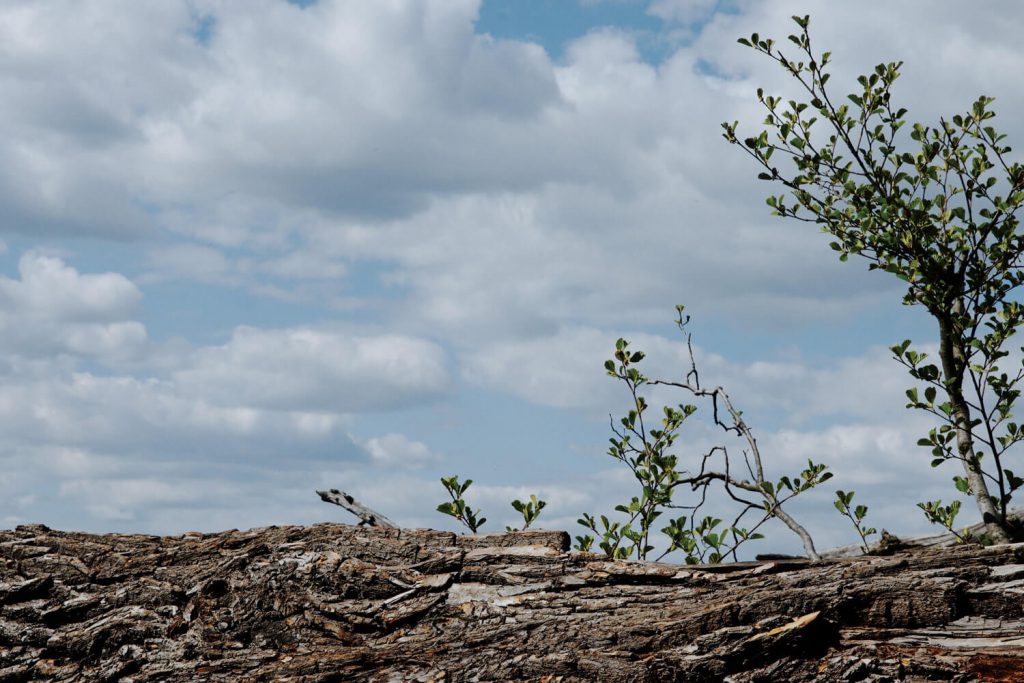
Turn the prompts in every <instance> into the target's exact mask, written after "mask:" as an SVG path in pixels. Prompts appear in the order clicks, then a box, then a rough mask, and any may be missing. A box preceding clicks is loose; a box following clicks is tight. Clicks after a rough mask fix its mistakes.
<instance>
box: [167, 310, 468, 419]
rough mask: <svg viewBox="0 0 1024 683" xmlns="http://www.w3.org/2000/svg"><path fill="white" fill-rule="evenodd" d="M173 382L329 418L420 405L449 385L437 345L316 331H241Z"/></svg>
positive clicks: (203, 353)
mask: <svg viewBox="0 0 1024 683" xmlns="http://www.w3.org/2000/svg"><path fill="white" fill-rule="evenodd" d="M173 377H174V381H175V383H176V385H177V386H179V387H181V388H182V389H183V390H185V391H187V392H189V393H192V394H195V395H198V396H204V397H206V398H207V399H208V400H210V401H211V402H214V403H218V404H223V405H234V404H236V403H238V402H241V403H243V404H244V405H251V406H259V407H264V408H269V409H280V410H307V411H330V412H369V411H377V410H389V409H395V408H401V407H405V406H410V405H415V404H417V403H421V402H423V401H429V400H432V399H436V398H439V397H441V396H443V395H444V394H445V392H446V391H447V390H448V388H449V383H450V379H449V374H448V368H447V359H446V357H445V353H444V351H443V350H442V349H441V348H440V347H439V346H437V345H436V344H433V343H431V342H428V341H426V340H423V339H417V338H414V337H408V336H403V335H395V334H384V335H360V334H350V333H344V332H332V331H330V330H321V329H314V328H293V329H285V330H263V329H256V328H249V327H240V328H237V329H236V330H235V331H234V333H233V334H232V336H231V339H230V340H229V341H228V342H227V343H226V344H224V345H222V346H217V347H204V348H201V349H198V350H197V351H196V352H195V354H194V355H193V357H192V358H191V359H190V360H189V362H188V365H187V366H186V367H185V368H183V369H181V370H179V371H177V372H175V373H174V376H173Z"/></svg>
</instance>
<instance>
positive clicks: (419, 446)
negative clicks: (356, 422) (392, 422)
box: [366, 434, 442, 468]
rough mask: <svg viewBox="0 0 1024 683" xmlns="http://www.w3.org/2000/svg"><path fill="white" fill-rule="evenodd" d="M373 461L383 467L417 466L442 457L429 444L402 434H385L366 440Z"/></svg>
mask: <svg viewBox="0 0 1024 683" xmlns="http://www.w3.org/2000/svg"><path fill="white" fill-rule="evenodd" d="M366 450H367V451H368V452H369V454H370V457H371V458H372V459H373V462H374V463H375V464H377V465H380V466H383V467H388V468H390V467H401V468H417V467H423V466H424V465H428V464H431V463H435V462H439V461H440V460H442V457H441V456H440V455H438V454H437V453H434V452H433V451H431V450H430V447H429V446H427V444H425V443H423V442H421V441H413V440H412V439H410V438H408V437H407V436H404V435H402V434H385V435H384V436H375V437H373V438H371V439H367V441H366Z"/></svg>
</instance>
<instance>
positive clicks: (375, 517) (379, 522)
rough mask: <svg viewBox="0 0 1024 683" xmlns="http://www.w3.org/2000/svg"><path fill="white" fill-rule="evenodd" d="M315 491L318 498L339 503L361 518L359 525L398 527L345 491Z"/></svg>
mask: <svg viewBox="0 0 1024 683" xmlns="http://www.w3.org/2000/svg"><path fill="white" fill-rule="evenodd" d="M316 493H317V495H318V496H320V500H322V501H324V502H325V503H333V504H334V505H340V506H341V507H343V508H345V509H346V510H348V511H349V512H351V513H352V514H353V515H355V516H356V517H358V518H359V519H360V520H362V521H361V522H360V524H361V525H362V524H365V525H367V526H382V527H389V528H393V529H397V528H398V525H397V524H395V523H394V522H392V521H391V520H390V519H388V518H387V517H385V516H384V515H382V514H380V513H379V512H377V511H376V510H371V509H370V508H368V507H366V506H365V505H363V504H362V503H360V502H359V501H358V500H356V499H355V498H353V497H352V496H350V495H349V494H347V493H345V492H344V491H339V490H338V489H331V490H330V491H317V492H316Z"/></svg>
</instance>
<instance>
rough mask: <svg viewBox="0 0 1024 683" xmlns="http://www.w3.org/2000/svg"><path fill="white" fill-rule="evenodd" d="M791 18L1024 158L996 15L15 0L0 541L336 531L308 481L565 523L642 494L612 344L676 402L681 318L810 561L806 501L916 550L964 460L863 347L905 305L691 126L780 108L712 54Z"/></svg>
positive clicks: (6, 67)
mask: <svg viewBox="0 0 1024 683" xmlns="http://www.w3.org/2000/svg"><path fill="white" fill-rule="evenodd" d="M805 13H809V14H811V15H812V29H813V36H814V40H815V41H816V42H817V45H818V46H820V49H829V50H831V51H832V52H833V55H834V57H833V60H834V69H833V73H834V76H833V79H832V81H831V84H833V85H834V86H835V88H836V89H837V90H843V91H845V88H846V87H847V86H848V85H850V84H852V83H854V78H855V76H856V75H857V74H858V73H861V72H863V71H866V70H870V69H871V68H872V67H873V66H874V65H875V64H876V63H878V62H880V61H883V60H884V61H889V60H904V61H905V62H906V66H905V68H904V76H903V78H902V79H901V80H900V81H899V83H898V86H897V89H896V97H897V99H898V100H899V101H900V103H901V104H902V105H905V106H907V107H908V108H909V110H910V114H909V117H910V118H911V119H912V120H920V121H924V122H933V121H935V120H936V119H937V118H938V116H940V115H943V114H946V115H948V114H952V113H955V112H957V111H960V110H963V109H966V108H967V107H968V106H969V105H970V103H971V102H972V101H973V99H974V98H975V97H976V96H977V95H979V94H988V95H992V96H995V97H996V98H997V100H996V104H995V108H996V111H997V112H1000V113H1002V116H1000V118H997V120H996V121H997V122H998V124H999V126H1000V127H1001V129H1002V130H1004V131H1005V132H1007V133H1008V134H1009V136H1010V141H1011V142H1013V141H1019V140H1021V139H1022V138H1024V120H1022V119H1021V118H1020V117H1019V116H1016V115H1013V113H1014V112H1020V111H1021V110H1022V109H1024V89H1022V88H1021V85H1020V79H1019V74H1020V73H1022V72H1024V51H1022V50H1021V48H1020V39H1019V36H1020V31H1021V29H1022V28H1024V10H1022V9H1021V8H1020V5H1019V3H1018V2H1016V1H1015V0H988V1H987V2H984V3H979V4H976V5H974V6H973V7H972V10H971V12H969V13H965V12H964V11H963V5H962V3H959V2H953V1H952V0H949V1H943V2H935V1H934V0H927V1H926V0H905V1H903V2H899V3H894V2H891V1H888V0H887V1H885V2H882V1H880V0H870V1H865V2H858V3H837V2H823V1H822V2H814V1H809V0H804V1H802V2H794V1H790V0H771V1H767V2H766V1H761V0H758V1H754V0H735V1H732V2H729V1H718V2H716V1H714V0H387V1H384V0H381V1H374V2H365V1H362V0H318V1H312V2H310V1H308V0H307V1H305V2H301V3H300V2H286V1H285V0H160V1H157V2H136V1H134V0H102V1H97V2H87V3H83V2H76V1H74V0H7V1H6V2H4V3H3V4H2V5H0V130H2V131H3V135H2V136H0V239H2V254H0V329H2V334H0V347H2V349H0V375H2V377H0V525H2V526H13V525H15V524H19V523H23V522H42V523H45V524H48V525H50V526H53V527H58V528H64V529H83V530H90V531H144V532H152V533H178V532H182V531H185V530H190V529H199V530H209V531H213V530H220V529H226V528H246V527H251V526H260V525H268V524H291V523H312V522H317V521H325V520H345V521H349V520H350V519H351V518H347V517H346V514H345V513H344V512H343V511H342V510H340V509H338V508H333V507H329V506H327V505H324V504H323V503H321V502H320V501H319V500H318V499H317V498H316V496H315V494H314V493H313V491H314V489H317V488H323V487H338V488H343V489H346V490H348V491H350V492H352V493H353V494H355V495H356V496H357V497H359V498H360V499H362V500H364V501H365V502H366V503H367V504H369V505H371V506H373V507H375V508H377V509H379V510H380V511H381V512H384V513H385V514H387V515H388V516H390V517H392V518H393V519H395V520H396V521H399V522H401V523H403V524H405V525H409V526H432V527H435V528H453V527H451V525H449V523H448V521H447V520H446V519H445V518H443V517H442V516H441V515H439V514H437V513H436V512H434V511H433V510H434V507H435V506H436V504H437V503H439V502H441V500H442V499H443V498H444V495H443V491H442V489H441V487H440V485H439V484H438V483H437V479H438V477H439V476H441V475H446V474H452V473H458V474H460V475H461V476H463V477H471V478H473V479H474V480H476V482H477V484H476V485H475V486H474V488H473V489H472V491H473V493H474V495H473V496H471V499H472V501H473V502H474V503H475V504H477V505H479V506H482V507H483V508H484V513H485V515H486V516H487V517H489V518H490V519H491V520H492V522H490V523H489V524H488V526H487V527H485V530H486V529H487V528H490V529H492V530H498V529H500V528H502V526H503V525H504V524H505V523H511V522H512V521H513V517H514V515H515V514H516V513H515V512H514V511H513V510H512V509H511V508H510V507H509V506H508V501H509V500H511V499H512V498H515V497H522V496H526V495H529V494H530V493H534V492H536V493H540V494H541V497H543V498H545V499H547V500H548V501H549V507H548V509H547V510H545V513H544V516H543V517H542V526H545V527H547V528H566V529H569V530H570V531H571V532H573V533H578V531H579V529H578V527H576V525H575V519H576V518H577V517H578V516H579V514H580V513H581V512H584V511H589V512H604V511H609V510H610V508H611V507H612V505H613V504H614V503H615V502H619V501H620V500H622V499H624V498H628V496H629V495H632V487H631V486H630V485H629V480H628V478H627V477H626V476H625V474H626V473H625V472H623V471H621V469H620V468H616V467H615V463H614V462H612V461H611V460H610V459H609V458H608V457H607V455H605V447H606V445H607V438H608V436H609V435H610V434H609V429H608V416H609V414H610V413H611V414H616V415H618V414H620V413H621V412H623V411H624V410H625V409H626V407H627V405H628V402H627V396H626V394H624V393H623V390H622V387H620V386H618V385H616V383H615V382H614V381H613V380H612V379H610V378H608V377H606V376H604V372H603V369H602V363H603V361H604V360H605V359H606V358H608V357H610V353H611V350H612V347H613V345H614V342H615V339H616V338H617V337H619V336H625V337H627V338H629V339H630V340H632V342H633V345H634V346H635V347H637V348H642V349H644V350H645V351H647V352H648V356H649V361H647V363H648V364H649V365H650V367H651V370H652V372H654V371H657V373H658V374H661V375H662V376H679V375H680V374H681V373H682V372H683V371H684V370H685V354H684V349H683V347H682V346H681V344H680V340H679V337H678V334H676V330H675V328H674V325H673V324H672V319H673V316H674V305H675V304H676V303H684V304H686V305H687V306H688V309H689V310H690V311H691V312H692V314H693V316H694V321H693V325H692V327H693V331H694V333H695V344H696V352H697V359H698V362H699V363H700V366H701V369H702V371H703V378H704V380H705V382H708V383H714V384H718V383H721V384H724V385H725V386H726V387H727V388H728V389H729V391H730V393H731V394H732V396H733V398H734V400H735V402H736V403H737V404H738V405H739V406H740V407H741V408H742V409H743V410H745V414H746V416H747V417H748V418H749V422H750V423H751V425H752V427H753V428H754V429H755V431H756V433H757V435H758V436H759V438H760V441H761V444H762V450H763V452H764V456H765V459H766V466H767V468H768V469H769V470H770V471H771V472H773V473H774V474H776V475H780V474H793V473H794V470H795V469H797V468H798V467H799V466H800V465H801V464H802V463H804V462H805V461H806V459H807V458H808V457H812V458H814V459H815V460H819V461H821V462H826V463H828V464H830V465H831V466H832V468H833V470H834V471H835V472H836V479H834V480H833V482H829V485H828V487H827V490H824V491H822V492H821V493H820V494H818V495H816V496H811V497H810V498H809V499H808V500H807V501H805V502H804V504H802V505H799V506H796V507H795V508H794V513H796V514H799V515H800V516H801V517H802V519H803V520H804V521H805V523H806V524H807V526H808V527H809V528H810V529H811V530H812V531H813V532H814V534H815V535H816V537H817V538H818V542H819V545H822V546H828V545H836V544H840V543H848V542H852V540H853V539H852V537H851V534H852V532H851V530H849V529H847V528H846V527H845V525H844V524H845V523H844V521H843V520H842V519H841V518H839V517H838V516H837V515H836V514H835V512H834V511H832V510H831V506H830V504H829V501H830V499H831V497H832V494H833V491H834V489H835V488H845V489H850V488H853V489H856V490H857V492H858V500H863V502H865V503H868V504H869V505H870V506H871V507H872V513H871V515H872V518H873V521H874V522H875V523H876V525H878V526H879V527H882V526H885V527H887V528H889V529H890V530H894V531H906V532H920V531H924V530H925V528H926V526H927V525H926V523H925V522H924V521H923V520H922V519H921V518H920V515H919V514H918V513H917V511H916V508H915V505H914V504H915V503H916V502H917V501H920V500H925V499H930V498H936V497H940V496H942V497H947V498H948V496H949V493H950V491H951V490H952V487H951V485H950V484H949V479H950V477H951V476H952V475H953V474H956V472H954V471H952V470H951V469H950V470H941V469H940V470H938V471H933V470H931V469H930V468H929V467H928V457H927V453H925V452H923V451H922V449H919V448H917V447H916V446H915V445H914V443H915V441H916V439H917V438H918V437H919V435H920V434H921V433H922V431H924V430H926V428H927V422H922V421H921V419H920V418H916V417H915V416H913V415H911V414H909V413H908V412H907V411H905V410H904V409H903V403H904V402H905V401H904V399H903V397H902V394H903V390H904V389H905V388H906V381H905V379H904V377H903V375H902V373H901V371H900V369H899V367H898V366H897V365H896V364H895V363H894V362H893V361H890V360H889V359H888V353H887V351H886V347H887V345H889V344H892V343H894V342H898V341H900V340H902V339H904V338H907V337H911V338H914V339H915V340H918V341H920V342H922V343H930V342H931V341H932V340H933V339H934V336H935V335H934V331H933V330H932V328H931V326H930V325H929V321H928V319H927V318H926V317H924V316H922V315H921V314H920V312H918V311H914V310H911V309H906V308H903V307H901V306H900V305H899V298H900V291H901V290H900V288H899V286H898V285H897V283H896V281H894V280H892V279H891V278H887V277H886V276H884V275H880V274H878V273H867V272H866V268H865V266H864V264H863V263H859V262H857V261H856V260H851V261H850V263H847V264H840V263H839V262H838V261H837V260H836V259H835V257H834V254H833V252H831V251H830V250H829V249H828V248H827V240H825V239H824V237H823V236H822V235H820V234H819V233H818V232H816V230H815V229H814V227H813V226H807V225H803V224H791V223H787V222H783V221H780V220H779V219H776V218H772V217H771V216H769V215H768V209H767V207H766V206H765V204H764V196H765V193H766V192H767V191H768V186H766V185H765V184H764V183H759V182H758V181H757V180H756V179H755V176H756V169H755V168H754V167H753V166H752V165H751V163H750V161H749V159H748V158H746V157H745V156H744V155H743V154H742V153H741V152H740V150H738V149H736V148H731V147H729V146H728V145H727V144H726V143H725V142H724V141H723V140H722V139H721V137H720V129H719V124H720V122H722V121H732V120H740V121H742V122H745V123H744V124H743V125H745V126H746V127H747V128H748V129H751V128H753V127H754V126H755V125H756V124H757V122H759V121H760V119H761V118H762V115H761V114H760V113H759V111H758V109H757V106H756V101H755V99H754V91H755V89H756V88H757V87H758V86H764V87H765V88H766V89H768V90H769V91H772V92H781V93H785V92H787V89H789V88H791V87H792V84H791V83H788V82H787V80H786V79H785V78H784V75H783V74H781V73H780V72H778V71H777V70H775V69H772V65H771V64H770V63H768V62H766V61H765V60H764V59H759V58H758V56H757V55H756V54H754V53H752V52H751V51H750V50H748V49H746V48H743V47H741V46H739V45H737V44H736V38H737V37H739V36H743V35H749V34H750V33H751V32H752V31H760V32H761V33H762V34H765V35H773V36H776V37H778V38H781V39H783V40H784V37H785V35H787V34H788V33H789V32H790V28H791V23H790V20H789V17H790V15H793V14H805ZM742 127H743V126H741V128H742ZM1018 144H1020V143H1019V142H1018ZM667 398H668V400H673V399H674V400H676V401H681V400H685V398H684V397H682V396H668V397H667ZM718 438H719V437H718V435H716V434H715V433H714V432H713V431H711V430H710V429H709V428H708V426H707V425H706V424H702V423H700V422H697V423H695V424H693V425H692V426H689V425H688V427H687V430H686V431H685V433H684V435H683V437H682V438H681V439H680V448H679V452H680V454H681V456H682V457H683V458H684V459H685V458H687V457H690V458H692V457H695V456H696V455H698V454H699V453H700V452H702V450H703V449H706V448H708V447H709V446H710V445H711V444H712V443H715V442H716V441H715V440H716V439H718ZM833 483H834V486H833ZM769 545H771V546H772V549H782V550H785V549H795V546H794V545H793V542H792V541H791V540H790V538H789V536H788V535H787V532H786V531H785V530H784V529H772V530H771V542H770V543H769ZM767 549H768V548H767V547H766V546H765V545H764V543H762V546H761V550H762V551H765V550H767Z"/></svg>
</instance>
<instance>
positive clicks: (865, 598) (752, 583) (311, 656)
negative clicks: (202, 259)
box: [0, 524, 1024, 682]
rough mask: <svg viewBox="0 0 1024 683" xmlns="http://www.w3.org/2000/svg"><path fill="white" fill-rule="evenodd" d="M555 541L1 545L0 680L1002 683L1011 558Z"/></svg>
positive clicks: (302, 531)
mask: <svg viewBox="0 0 1024 683" xmlns="http://www.w3.org/2000/svg"><path fill="white" fill-rule="evenodd" d="M568 542H569V539H568V536H567V534H565V533H564V532H544V531H527V532H518V533H509V534H493V535H482V536H457V535H455V534H452V533H446V532H438V531H430V530H408V529H391V528H381V527H356V526H348V525H341V524H318V525H314V526H310V527H270V528H266V529H253V530H250V531H244V532H240V531H228V532H224V533H215V534H198V533H190V534H185V535H182V536H174V537H157V536H143V535H114V534H108V535H91V534H82V533H67V532H59V531H52V530H50V529H47V528H46V527H43V526H39V525H28V526H21V527H18V528H17V529H15V530H14V531H0V682H6V681H27V680H51V681H97V680H106V681H123V682H127V681H142V680H147V681H149V680H152V681H194V680H203V681H238V680H247V681H248V680H252V681H260V680H268V681H269V680H274V681H305V682H313V681H323V682H326V681H349V680H366V681H404V680H410V681H430V680H432V681H442V680H443V681H473V680H521V681H526V680H531V681H532V680H548V681H559V680H560V681H588V680H607V681H672V680H676V681H723V680H729V681H736V682H739V681H780V680H787V681H797V682H799V681H854V680H858V681H859V680H876V681H882V680H906V681H914V680H948V681H970V680H981V681H1013V680H1022V677H1021V673H1020V672H1021V671H1024V650H1022V648H1021V645H1022V644H1024V600H1022V599H1021V598H1022V596H1024V545H1021V544H1018V545H1003V546H996V547H990V548H981V547H979V546H957V547H953V548H937V549H935V548H930V549H923V550H922V549H919V550H915V551H914V552H911V553H906V552H904V553H897V554H895V555H890V556H868V557H859V558H847V559H836V560H826V561H824V562H821V563H810V562H807V561H806V560H778V561H771V562H751V563H740V564H732V565H717V566H707V567H687V566H678V565H670V564H662V563H641V562H612V561H609V560H607V559H605V558H603V557H599V556H597V555H592V554H581V553H574V552H568V551H567V548H568ZM889 549H890V550H892V547H891V546H890V548H889Z"/></svg>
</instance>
